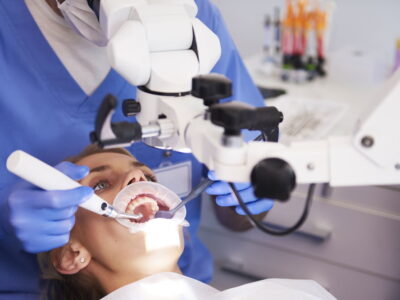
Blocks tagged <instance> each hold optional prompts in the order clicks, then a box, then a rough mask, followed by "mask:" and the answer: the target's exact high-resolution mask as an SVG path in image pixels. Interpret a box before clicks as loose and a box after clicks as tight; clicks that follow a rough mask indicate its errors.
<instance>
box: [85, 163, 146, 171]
mask: <svg viewBox="0 0 400 300" xmlns="http://www.w3.org/2000/svg"><path fill="white" fill-rule="evenodd" d="M131 165H132V166H133V167H136V168H140V167H146V165H145V164H143V163H141V162H138V161H133V162H132V163H131ZM109 169H111V166H110V165H101V166H98V167H95V168H93V169H91V170H90V171H89V173H95V172H103V171H106V170H109Z"/></svg>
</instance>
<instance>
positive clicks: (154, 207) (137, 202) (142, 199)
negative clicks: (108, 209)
mask: <svg viewBox="0 0 400 300" xmlns="http://www.w3.org/2000/svg"><path fill="white" fill-rule="evenodd" d="M144 203H149V204H150V205H151V210H152V211H153V212H154V213H155V212H157V211H158V205H157V202H156V201H155V200H154V199H152V198H150V197H140V198H138V199H136V200H135V201H131V203H129V205H128V207H127V208H126V212H128V213H133V212H134V211H135V208H136V207H138V206H140V205H142V204H144Z"/></svg>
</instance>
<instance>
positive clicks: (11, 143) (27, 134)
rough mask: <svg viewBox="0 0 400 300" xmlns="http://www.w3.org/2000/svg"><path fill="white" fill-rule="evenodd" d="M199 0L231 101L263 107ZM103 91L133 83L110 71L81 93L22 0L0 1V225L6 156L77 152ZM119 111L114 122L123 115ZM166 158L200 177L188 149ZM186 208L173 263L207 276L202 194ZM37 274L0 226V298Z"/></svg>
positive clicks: (142, 148)
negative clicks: (181, 246)
mask: <svg viewBox="0 0 400 300" xmlns="http://www.w3.org/2000/svg"><path fill="white" fill-rule="evenodd" d="M43 1H44V0H43ZM197 4H198V7H199V13H198V17H199V18H200V19H201V20H202V21H203V22H204V23H205V24H206V25H207V26H208V27H209V28H210V29H211V30H213V31H214V32H215V33H216V34H217V35H218V36H219V38H220V40H221V44H222V57H221V59H220V61H219V62H218V64H217V65H216V67H215V68H214V70H213V72H217V73H222V74H225V75H226V76H227V77H229V78H230V79H231V80H232V81H233V83H234V96H233V98H234V99H237V100H241V101H244V102H247V103H249V104H252V105H255V106H262V105H263V101H262V98H261V95H260V94H259V92H258V90H257V89H256V87H255V86H254V84H253V82H252V80H251V79H250V77H249V75H248V73H247V71H246V70H245V68H244V65H243V62H242V60H241V59H240V57H239V54H238V52H237V50H236V47H235V45H234V43H233V42H232V40H231V38H230V36H229V34H228V32H227V30H226V27H225V25H224V23H223V21H222V19H221V16H220V13H219V11H218V10H217V8H216V7H215V6H214V5H213V4H211V3H210V2H209V0H198V1H197ZM138 46H140V45H138ZM108 93H112V94H114V95H115V96H116V97H117V98H118V99H120V100H121V99H126V98H135V95H136V88H135V87H134V86H131V85H130V84H128V83H127V82H126V81H125V80H124V79H123V78H122V77H121V76H119V75H118V74H117V73H116V72H114V71H113V70H111V71H110V72H109V74H108V75H107V77H106V78H105V79H104V81H103V82H102V83H101V85H100V86H99V87H98V89H97V90H96V91H95V92H94V93H93V94H92V95H90V96H87V95H86V94H85V93H84V92H83V91H82V89H81V88H80V87H79V86H78V84H77V83H76V82H75V81H74V79H73V78H72V77H71V75H70V74H69V73H68V71H67V70H66V69H65V67H64V66H63V64H62V63H61V61H60V60H59V59H58V57H57V55H56V54H55V53H54V52H53V50H52V49H51V47H50V46H49V44H48V43H47V41H46V39H45V38H44V36H43V35H42V34H41V32H40V30H39V28H38V27H37V25H36V23H35V21H34V20H33V18H32V17H31V15H30V13H29V11H28V9H27V7H26V5H25V3H24V1H23V0H12V1H9V0H0V161H1V162H2V163H1V164H0V225H1V224H4V223H5V220H7V219H8V215H7V210H6V209H4V207H5V202H6V198H7V196H6V195H7V192H8V188H9V187H10V186H12V185H13V184H14V183H15V182H16V181H17V178H16V177H15V176H13V175H11V174H10V173H8V172H7V170H6V168H5V161H6V159H7V157H8V155H9V154H10V153H11V152H13V151H14V150H16V149H22V150H24V151H26V152H28V153H30V154H32V155H34V156H36V157H38V158H39V159H41V160H43V161H45V162H47V163H49V164H51V165H55V164H57V163H59V162H60V161H61V160H62V159H64V158H65V157H68V156H70V155H74V154H77V153H78V152H80V151H81V150H82V149H83V148H84V147H85V146H87V145H88V144H89V143H90V140H89V133H90V132H91V131H92V130H93V128H94V121H95V115H96V111H97V109H98V107H99V104H100V102H101V101H102V99H103V97H104V96H105V95H106V94H108ZM120 104H121V101H120V103H119V105H120ZM120 111H121V110H120V109H119V112H118V113H117V114H116V120H115V121H118V120H122V119H124V116H123V115H122V113H121V112H120ZM130 150H131V152H132V153H133V154H134V155H135V156H136V157H137V158H138V159H139V160H140V161H142V162H144V163H146V164H147V165H148V166H149V167H150V168H157V167H158V166H159V165H160V164H161V162H162V161H163V160H165V159H166V158H165V155H164V154H165V153H164V151H162V150H158V149H154V148H151V147H149V146H147V145H144V144H142V143H138V144H135V145H133V146H132V147H130ZM168 159H169V161H170V162H173V163H176V162H182V161H187V160H190V161H192V167H193V170H192V172H193V174H192V184H193V185H196V184H197V183H198V182H199V181H200V179H201V175H202V172H203V171H204V170H203V169H202V165H201V164H200V163H198V162H197V161H196V160H195V159H194V158H193V156H192V155H190V154H181V153H177V152H173V154H172V156H171V157H169V158H168ZM187 210H188V214H187V218H188V220H189V222H190V224H191V226H190V227H189V234H187V235H186V240H185V250H184V253H183V255H182V257H181V259H180V261H179V265H180V267H181V269H182V271H183V273H184V274H185V275H187V276H190V277H193V278H196V279H198V280H201V281H203V282H208V281H210V280H211V276H212V259H211V255H210V254H209V252H208V251H207V249H206V248H205V247H204V245H203V244H202V243H201V242H200V240H199V239H198V238H197V231H198V228H199V221H200V199H198V201H192V202H191V203H189V204H188V206H187ZM39 277H40V275H39V269H38V265H37V262H36V256H35V255H34V254H30V253H26V252H25V251H24V250H23V249H22V247H21V245H20V243H19V242H18V241H17V240H16V238H15V236H13V235H12V234H10V233H7V232H5V230H4V226H2V227H0V299H7V300H9V299H12V300H14V299H24V300H26V299H36V298H37V294H38V292H39V283H40V281H39Z"/></svg>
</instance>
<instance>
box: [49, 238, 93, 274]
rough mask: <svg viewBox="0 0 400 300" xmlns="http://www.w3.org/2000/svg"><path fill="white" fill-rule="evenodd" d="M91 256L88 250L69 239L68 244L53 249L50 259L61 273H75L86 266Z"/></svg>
mask: <svg viewBox="0 0 400 300" xmlns="http://www.w3.org/2000/svg"><path fill="white" fill-rule="evenodd" d="M91 258H92V256H91V255H90V253H89V251H88V250H87V249H86V248H85V247H84V246H82V244H81V243H79V242H76V241H69V242H68V244H66V245H64V246H62V247H60V248H58V249H56V250H54V251H53V252H52V253H51V256H50V259H51V263H52V264H53V266H54V268H55V269H56V270H57V272H59V273H61V274H67V275H71V274H76V273H78V272H79V271H80V270H82V269H84V268H86V266H87V265H88V264H89V262H90V259H91Z"/></svg>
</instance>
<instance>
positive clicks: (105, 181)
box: [93, 180, 111, 193]
mask: <svg viewBox="0 0 400 300" xmlns="http://www.w3.org/2000/svg"><path fill="white" fill-rule="evenodd" d="M102 183H105V184H106V187H104V188H101V189H96V187H97V186H98V185H99V184H102ZM110 186H111V184H110V183H109V182H108V181H107V180H99V181H98V182H97V183H96V184H94V185H93V189H94V191H95V192H96V193H101V192H102V191H103V190H105V189H107V188H109V187H110Z"/></svg>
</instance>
